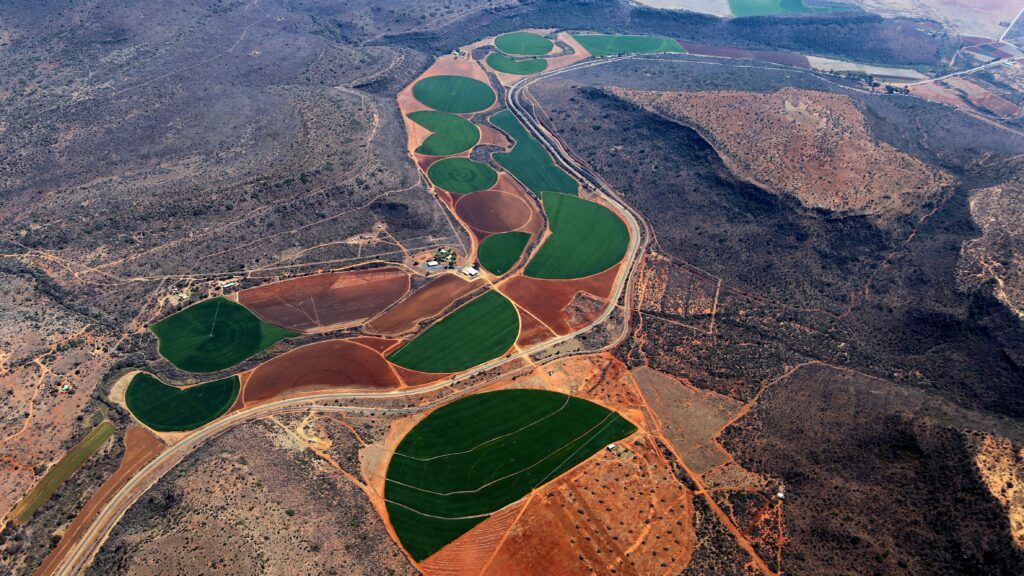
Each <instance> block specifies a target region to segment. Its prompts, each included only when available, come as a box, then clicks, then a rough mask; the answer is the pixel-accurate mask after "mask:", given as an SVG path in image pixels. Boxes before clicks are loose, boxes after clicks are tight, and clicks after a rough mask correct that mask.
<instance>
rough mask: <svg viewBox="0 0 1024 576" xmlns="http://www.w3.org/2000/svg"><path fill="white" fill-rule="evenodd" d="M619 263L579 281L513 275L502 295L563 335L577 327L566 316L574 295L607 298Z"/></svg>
mask: <svg viewBox="0 0 1024 576" xmlns="http://www.w3.org/2000/svg"><path fill="white" fill-rule="evenodd" d="M619 266H620V265H619V264H616V265H615V266H612V267H611V268H609V269H608V270H605V271H604V272H601V273H600V274H594V275H593V276H588V277H586V278H580V279H578V280H541V279H539V278H528V277H526V276H516V277H514V278H511V279H509V280H508V282H505V283H504V284H502V285H501V292H502V294H504V295H505V296H507V297H509V298H511V299H512V301H513V302H515V303H516V304H518V305H519V306H520V307H521V308H523V309H525V310H526V311H528V312H529V313H530V314H533V315H534V316H536V317H537V319H538V320H540V321H541V322H543V323H544V324H546V325H547V326H548V328H550V329H552V330H554V331H555V332H557V333H558V334H559V335H565V334H568V333H570V332H572V331H573V330H576V329H578V328H580V326H578V325H576V324H575V323H573V322H572V321H571V320H570V319H569V317H568V316H567V315H566V314H565V309H566V307H567V306H569V304H571V303H572V301H573V299H574V298H575V297H576V294H577V293H579V292H586V293H587V294H590V295H593V296H597V297H598V298H607V297H608V294H609V293H610V292H611V289H612V285H613V284H614V282H615V276H616V275H617V274H618V272H619Z"/></svg>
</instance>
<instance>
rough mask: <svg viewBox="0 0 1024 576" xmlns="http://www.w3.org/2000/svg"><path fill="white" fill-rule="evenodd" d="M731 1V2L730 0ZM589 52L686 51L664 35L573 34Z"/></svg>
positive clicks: (599, 54)
mask: <svg viewBox="0 0 1024 576" xmlns="http://www.w3.org/2000/svg"><path fill="white" fill-rule="evenodd" d="M730 3H731V2H730ZM572 37H573V38H575V39H576V41H577V42H579V43H580V44H581V45H582V46H583V47H584V48H586V49H587V52H590V53H591V54H592V55H594V56H596V57H598V58H600V57H601V56H617V55H619V54H653V53H657V52H685V50H683V48H682V46H680V45H679V42H676V41H675V40H673V39H671V38H666V37H664V36H627V35H619V34H573V35H572Z"/></svg>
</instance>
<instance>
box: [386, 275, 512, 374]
mask: <svg viewBox="0 0 1024 576" xmlns="http://www.w3.org/2000/svg"><path fill="white" fill-rule="evenodd" d="M518 336H519V313H518V312H517V311H516V308H515V306H514V305H513V304H512V303H511V302H509V300H508V298H505V297H504V296H502V295H501V294H499V293H498V292H494V291H491V292H487V293H486V294H484V295H483V296H480V297H479V298H476V299H475V300H473V301H471V302H469V303H468V304H466V305H464V306H462V307H460V308H458V309H457V310H455V311H454V312H452V313H451V314H449V315H448V316H446V317H445V318H444V319H442V320H441V321H440V322H438V323H436V324H434V325H433V326H431V327H430V328H428V329H427V330H426V331H424V332H423V333H422V334H420V335H419V336H417V337H416V338H414V339H413V340H412V341H411V342H409V343H408V344H406V345H405V346H402V347H401V348H399V349H398V350H397V351H395V352H394V353H392V354H391V355H390V356H388V360H390V361H391V362H393V363H395V364H397V365H399V366H402V367H403V368H408V369H410V370H418V371H420V372H459V371H462V370H466V369H467V368H472V367H473V366H476V365H478V364H483V363H484V362H487V361H488V360H493V359H494V358H497V357H498V356H501V355H502V354H504V353H505V352H506V351H508V349H509V348H511V347H512V345H513V344H514V343H515V341H516V338H517V337H518Z"/></svg>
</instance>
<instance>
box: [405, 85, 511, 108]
mask: <svg viewBox="0 0 1024 576" xmlns="http://www.w3.org/2000/svg"><path fill="white" fill-rule="evenodd" d="M412 95H413V96H414V97H415V98H416V99H417V100H419V101H420V102H422V103H424V104H426V105H427V106H430V107H431V108H433V109H434V110H440V111H441V112H453V113H455V114H467V113H470V112H479V111H481V110H486V109H488V108H490V107H491V105H492V104H494V100H495V98H496V96H495V94H494V90H491V87H490V86H488V85H487V84H484V83H483V82H481V81H479V80H474V79H473V78H469V77H467V76H430V77H428V78H424V79H423V80H420V81H419V82H417V83H416V84H415V85H414V86H413V87H412Z"/></svg>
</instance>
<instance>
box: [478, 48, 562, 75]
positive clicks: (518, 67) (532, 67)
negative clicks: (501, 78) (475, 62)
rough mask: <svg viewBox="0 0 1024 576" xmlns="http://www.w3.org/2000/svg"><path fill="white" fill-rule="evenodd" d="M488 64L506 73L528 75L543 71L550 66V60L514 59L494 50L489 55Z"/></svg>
mask: <svg viewBox="0 0 1024 576" xmlns="http://www.w3.org/2000/svg"><path fill="white" fill-rule="evenodd" d="M487 65H488V66H490V67H491V68H494V69H495V70H497V71H498V72H504V73H506V74H517V75H519V76H526V75H528V74H536V73H538V72H543V71H544V70H545V69H547V67H548V61H547V60H545V59H543V58H531V59H529V60H514V59H512V58H509V57H508V56H505V55H504V54H499V53H497V52H492V53H491V54H490V55H488V56H487Z"/></svg>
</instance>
